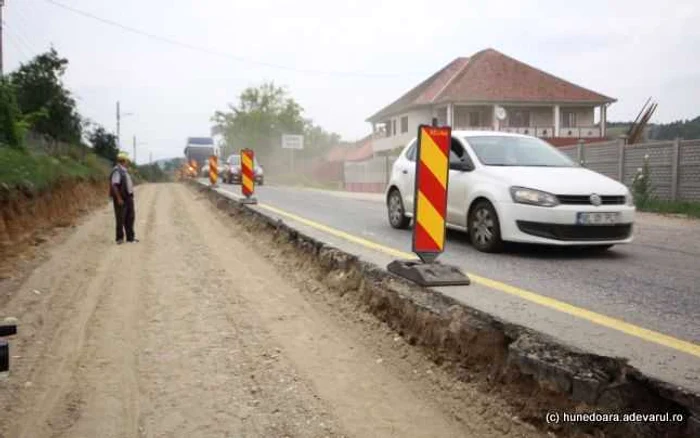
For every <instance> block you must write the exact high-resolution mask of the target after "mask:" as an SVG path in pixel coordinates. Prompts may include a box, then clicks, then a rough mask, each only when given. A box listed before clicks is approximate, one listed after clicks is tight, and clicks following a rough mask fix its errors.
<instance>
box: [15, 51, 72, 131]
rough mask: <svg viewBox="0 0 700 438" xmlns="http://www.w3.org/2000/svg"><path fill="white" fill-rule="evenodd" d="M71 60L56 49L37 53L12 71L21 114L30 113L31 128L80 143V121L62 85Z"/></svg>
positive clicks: (66, 90)
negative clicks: (60, 55)
mask: <svg viewBox="0 0 700 438" xmlns="http://www.w3.org/2000/svg"><path fill="white" fill-rule="evenodd" d="M67 66H68V60H67V59H65V58H61V57H59V56H58V53H57V52H56V50H55V49H53V48H52V49H51V50H49V51H48V52H46V53H43V54H41V55H38V56H36V57H35V58H33V59H32V60H31V61H29V62H28V63H27V64H23V65H21V66H20V67H19V69H17V71H15V72H12V73H10V75H9V79H10V82H11V83H12V85H13V86H14V89H15V92H16V96H17V104H18V106H19V110H20V112H21V113H22V114H25V115H31V117H30V119H29V120H30V122H31V125H32V126H31V129H32V130H34V131H36V132H38V133H41V134H45V135H47V136H49V137H51V138H53V139H55V140H59V141H66V142H79V141H80V138H81V120H80V115H79V114H78V111H77V109H76V103H75V100H74V99H73V97H72V95H71V93H70V91H68V89H66V88H65V86H64V85H63V81H62V78H63V75H64V74H65V72H66V67H67Z"/></svg>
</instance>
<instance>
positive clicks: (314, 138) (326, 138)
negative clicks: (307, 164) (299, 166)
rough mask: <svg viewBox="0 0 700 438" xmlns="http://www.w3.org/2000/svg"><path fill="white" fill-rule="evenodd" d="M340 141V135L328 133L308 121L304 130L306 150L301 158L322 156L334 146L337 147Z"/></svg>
mask: <svg viewBox="0 0 700 438" xmlns="http://www.w3.org/2000/svg"><path fill="white" fill-rule="evenodd" d="M340 141H341V137H340V135H338V134H336V133H334V132H328V131H326V130H324V129H323V128H321V127H320V126H316V125H314V124H313V123H312V122H311V121H308V122H307V125H306V128H305V129H304V150H303V151H302V153H301V156H305V157H319V156H322V155H324V154H325V153H326V152H328V151H329V150H330V149H331V148H332V147H333V146H337V145H338V144H339V143H340Z"/></svg>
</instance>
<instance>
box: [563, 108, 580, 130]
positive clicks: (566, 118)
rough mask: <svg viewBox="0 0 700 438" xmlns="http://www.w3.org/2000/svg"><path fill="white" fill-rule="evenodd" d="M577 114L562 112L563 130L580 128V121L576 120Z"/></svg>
mask: <svg viewBox="0 0 700 438" xmlns="http://www.w3.org/2000/svg"><path fill="white" fill-rule="evenodd" d="M576 115H577V114H576V112H574V111H562V112H561V126H562V127H563V128H575V127H577V126H578V123H577V122H578V121H577V120H576Z"/></svg>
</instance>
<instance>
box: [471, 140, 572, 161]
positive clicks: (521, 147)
mask: <svg viewBox="0 0 700 438" xmlns="http://www.w3.org/2000/svg"><path fill="white" fill-rule="evenodd" d="M465 140H466V141H467V143H469V145H470V146H471V147H472V149H473V150H474V153H475V154H476V156H477V158H478V159H479V161H480V162H481V163H482V164H484V165H486V166H532V167H575V166H576V163H574V162H573V161H572V160H571V159H570V158H569V157H568V156H566V155H565V154H563V153H562V152H559V151H558V150H557V149H555V148H554V147H552V146H550V145H549V144H547V143H545V142H544V141H542V140H539V139H537V138H529V137H511V136H505V135H503V136H499V135H488V136H486V135H485V136H475V137H465Z"/></svg>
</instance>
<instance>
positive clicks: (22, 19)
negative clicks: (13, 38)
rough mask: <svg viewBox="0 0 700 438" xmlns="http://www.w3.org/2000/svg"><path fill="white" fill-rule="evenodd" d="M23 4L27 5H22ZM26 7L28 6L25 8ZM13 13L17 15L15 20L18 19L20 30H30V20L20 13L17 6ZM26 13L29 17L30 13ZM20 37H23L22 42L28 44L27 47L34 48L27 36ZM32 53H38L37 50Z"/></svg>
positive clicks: (20, 10)
mask: <svg viewBox="0 0 700 438" xmlns="http://www.w3.org/2000/svg"><path fill="white" fill-rule="evenodd" d="M24 4H25V5H27V4H28V3H24ZM27 7H28V6H27ZM13 11H14V12H16V13H17V18H19V22H20V23H19V26H20V28H21V27H24V28H26V29H30V28H31V27H30V25H29V22H30V20H29V19H28V18H27V16H26V15H25V14H24V12H23V11H22V8H21V7H19V5H17V6H16V7H15V9H13ZM27 13H28V14H29V15H30V16H31V12H27ZM20 36H23V37H24V40H25V41H27V43H28V45H29V46H30V47H32V48H34V47H36V46H35V45H34V43H33V42H32V40H31V38H29V36H27V35H20ZM34 52H35V53H39V52H40V51H39V50H34Z"/></svg>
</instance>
